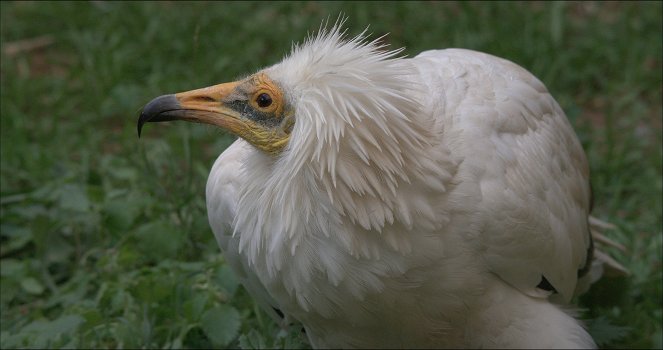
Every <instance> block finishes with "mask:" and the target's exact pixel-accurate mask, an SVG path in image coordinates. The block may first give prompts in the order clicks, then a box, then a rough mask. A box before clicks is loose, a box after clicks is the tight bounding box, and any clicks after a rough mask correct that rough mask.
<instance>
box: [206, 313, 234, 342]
mask: <svg viewBox="0 0 663 350" xmlns="http://www.w3.org/2000/svg"><path fill="white" fill-rule="evenodd" d="M201 323H202V327H203V331H204V332H205V334H206V335H207V336H208V337H209V338H210V339H211V340H212V342H213V343H214V344H215V345H218V346H227V345H228V344H230V342H231V341H232V340H233V339H235V337H236V336H237V333H238V332H239V326H240V316H239V312H237V310H236V309H235V308H234V307H232V306H228V305H221V306H217V307H215V308H213V309H211V310H207V312H205V314H203V317H202V319H201Z"/></svg>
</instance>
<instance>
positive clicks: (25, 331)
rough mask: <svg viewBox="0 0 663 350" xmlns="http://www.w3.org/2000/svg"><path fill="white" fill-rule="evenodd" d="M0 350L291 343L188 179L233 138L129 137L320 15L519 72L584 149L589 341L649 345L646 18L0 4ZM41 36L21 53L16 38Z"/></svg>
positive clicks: (651, 281) (656, 75)
mask: <svg viewBox="0 0 663 350" xmlns="http://www.w3.org/2000/svg"><path fill="white" fill-rule="evenodd" d="M1 10H2V11H1V20H2V21H1V29H2V32H1V37H0V41H1V44H2V48H3V53H2V63H1V70H0V81H1V83H2V86H1V92H0V94H1V102H2V103H1V129H0V132H1V139H0V143H1V147H0V155H1V171H0V195H1V196H0V204H1V211H0V219H1V246H0V257H1V261H2V265H1V270H0V272H1V274H0V275H1V282H2V283H1V289H0V291H1V294H0V307H1V309H2V312H1V315H0V321H1V332H0V347H2V348H14V347H83V348H86V347H209V346H216V347H237V346H242V347H245V348H246V347H249V348H250V347H286V348H288V347H300V346H301V347H306V346H308V345H307V343H306V341H305V340H304V339H303V337H302V336H301V335H300V334H299V332H298V330H297V329H293V330H292V331H291V332H290V333H286V332H283V331H279V329H278V327H276V325H274V324H273V323H272V322H271V321H270V320H269V319H267V318H266V316H265V314H263V313H262V312H259V311H258V310H257V307H256V306H255V304H254V303H253V301H252V300H251V298H250V297H249V296H248V295H247V293H246V292H245V291H244V290H243V288H241V287H240V286H238V283H237V282H236V280H235V279H234V277H233V276H232V273H231V272H230V271H229V270H228V268H227V267H226V266H225V265H224V262H223V258H222V256H220V254H219V250H218V248H217V246H216V242H215V241H214V239H213V236H212V233H211V231H210V229H209V227H208V224H207V218H206V212H205V204H204V186H205V181H206V177H207V174H208V171H209V169H210V167H211V164H212V162H213V160H214V158H215V157H216V156H217V155H218V154H219V153H220V152H222V150H223V149H224V148H225V147H226V146H227V145H229V144H230V143H231V142H232V140H233V138H232V137H231V136H228V135H226V134H223V133H220V132H218V131H216V130H214V129H212V128H210V127H205V126H200V125H189V124H186V123H181V124H177V123H173V124H171V125H165V124H160V125H148V126H147V127H146V128H145V130H144V136H143V138H142V139H140V140H139V139H138V138H137V137H136V120H137V111H138V110H139V109H140V108H141V107H142V105H143V104H144V103H145V102H147V101H149V100H150V99H151V98H153V97H155V96H158V95H161V94H164V93H171V92H177V91H184V90H189V89H193V88H198V87H203V86H207V85H211V84H215V83H220V82H225V81H231V80H233V79H235V78H236V77H238V76H240V75H243V74H247V73H251V72H254V71H256V70H257V69H259V68H261V67H263V66H266V65H269V64H272V63H275V62H277V61H279V60H280V58H281V57H282V56H283V55H284V54H285V53H287V52H288V51H289V49H290V45H291V42H292V41H300V40H302V39H304V38H305V37H306V35H307V32H312V31H315V30H316V29H317V28H318V27H319V25H320V22H321V21H322V20H323V19H325V18H327V17H328V16H330V17H331V18H332V19H333V18H336V17H337V15H338V14H339V13H341V12H342V13H344V14H346V15H347V16H348V17H349V21H348V26H349V27H350V33H351V34H356V33H359V32H360V31H361V30H363V29H364V28H365V27H366V26H367V25H369V24H370V31H371V32H372V33H374V35H381V34H384V33H391V34H390V35H389V37H388V39H387V40H388V41H389V42H390V43H391V44H392V47H400V46H406V47H407V50H406V52H407V53H408V54H409V55H411V56H413V55H416V54H417V53H418V52H420V51H422V50H425V49H434V48H444V47H464V48H470V49H476V50H481V51H485V52H489V53H492V54H495V55H498V56H502V57H505V58H508V59H510V60H512V61H514V62H516V63H518V64H520V65H522V66H524V67H526V68H527V69H529V70H530V71H532V72H533V73H534V74H535V75H537V76H538V77H539V78H540V79H541V80H543V81H544V83H545V84H546V85H547V86H548V87H549V89H550V90H551V92H552V93H553V95H554V96H555V97H556V98H557V99H558V101H559V102H560V104H561V105H562V107H563V108H564V109H565V110H566V111H567V114H568V116H569V119H570V120H571V122H572V123H573V125H574V127H575V129H576V131H577V133H578V135H579V137H580V139H581V141H582V143H583V146H584V147H585V150H586V152H587V154H588V156H589V159H590V164H591V170H592V181H593V187H594V192H595V208H594V214H595V215H596V216H598V217H600V218H603V219H606V220H609V221H611V222H613V223H615V224H616V225H617V229H616V230H613V231H610V232H607V234H608V235H609V236H610V237H612V238H614V239H615V240H617V241H619V242H621V243H623V244H624V245H626V246H627V247H628V248H629V251H628V252H627V253H621V252H618V251H611V253H612V254H614V255H615V256H616V257H617V258H618V260H619V261H621V262H623V263H624V264H625V265H626V266H627V267H628V268H629V269H630V270H631V271H632V275H631V276H630V277H628V278H623V279H612V280H604V281H603V282H601V283H600V284H598V285H597V286H596V287H595V288H593V289H592V291H591V292H590V294H588V295H587V296H585V297H583V298H581V299H580V302H581V305H582V306H583V307H584V308H586V309H587V311H586V312H585V313H584V317H585V318H587V319H590V325H591V329H592V333H593V334H594V336H595V337H596V338H597V340H598V341H600V342H601V344H602V345H606V346H609V347H616V348H621V347H644V348H651V347H654V348H656V347H658V348H660V347H661V346H662V341H661V337H662V336H661V317H662V315H661V298H662V295H661V293H662V292H661V283H662V280H661V246H662V243H661V235H662V232H661V225H662V223H661V211H662V208H661V191H662V180H661V177H662V174H661V156H662V150H661V65H662V59H661V50H662V48H661V42H662V33H661V26H662V20H661V11H662V6H661V3H660V2H655V3H654V2H651V3H632V2H628V3H626V2H625V3H593V2H591V3H493V2H490V3H479V4H474V3H410V2H407V3H401V2H399V3H393V4H384V3H340V2H333V3H243V2H240V3H171V2H167V3H134V2H131V3H115V2H76V3H60V2H58V3H44V2H28V3H23V2H19V3H8V2H2V4H1ZM41 35H49V36H51V37H52V38H53V40H54V42H53V43H52V44H50V45H47V46H45V47H43V48H40V49H35V50H29V51H24V52H19V53H15V54H11V53H8V52H7V48H8V47H11V46H12V45H13V44H15V43H16V42H17V41H20V40H24V39H30V38H34V37H38V36H41Z"/></svg>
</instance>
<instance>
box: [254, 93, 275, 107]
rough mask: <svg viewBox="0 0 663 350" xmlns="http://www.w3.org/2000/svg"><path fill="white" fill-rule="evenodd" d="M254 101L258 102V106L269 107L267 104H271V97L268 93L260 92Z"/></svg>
mask: <svg viewBox="0 0 663 350" xmlns="http://www.w3.org/2000/svg"><path fill="white" fill-rule="evenodd" d="M256 102H257V103H258V106H260V107H262V108H265V107H269V105H271V104H272V97H271V96H269V95H268V94H260V95H258V98H257V99H256Z"/></svg>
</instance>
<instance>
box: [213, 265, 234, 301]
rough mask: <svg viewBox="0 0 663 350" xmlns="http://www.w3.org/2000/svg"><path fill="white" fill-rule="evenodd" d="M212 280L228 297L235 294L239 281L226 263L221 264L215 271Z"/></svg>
mask: <svg viewBox="0 0 663 350" xmlns="http://www.w3.org/2000/svg"><path fill="white" fill-rule="evenodd" d="M214 282H216V283H217V284H218V285H220V286H221V287H222V288H223V289H224V290H225V292H226V293H227V296H228V297H229V298H230V297H232V296H233V295H235V291H237V287H239V281H238V280H237V277H236V276H235V273H234V272H233V271H232V270H231V269H230V267H229V266H228V265H222V266H221V267H220V268H219V269H218V270H217V271H216V274H215V275H214Z"/></svg>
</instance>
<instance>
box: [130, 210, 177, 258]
mask: <svg viewBox="0 0 663 350" xmlns="http://www.w3.org/2000/svg"><path fill="white" fill-rule="evenodd" d="M136 237H137V238H138V246H139V248H140V250H141V252H142V253H143V254H145V255H146V256H147V257H148V258H152V259H155V260H158V261H161V260H164V259H165V258H168V257H172V256H174V255H175V254H176V253H177V250H178V249H179V248H180V246H181V245H182V241H183V239H182V234H181V233H180V232H179V231H178V230H177V228H176V227H174V226H173V225H172V224H171V223H170V222H168V221H165V220H159V221H154V222H150V223H147V224H144V225H142V226H140V227H139V228H138V229H137V230H136Z"/></svg>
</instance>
